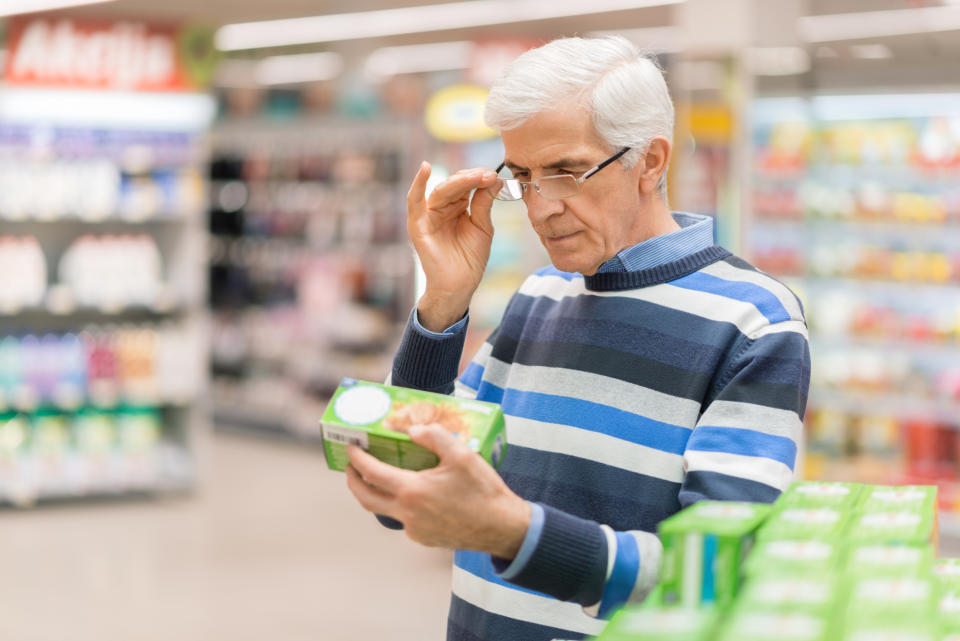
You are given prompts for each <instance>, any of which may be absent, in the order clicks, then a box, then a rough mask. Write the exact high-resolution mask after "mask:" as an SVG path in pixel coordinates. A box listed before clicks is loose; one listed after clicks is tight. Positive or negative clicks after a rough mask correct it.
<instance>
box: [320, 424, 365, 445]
mask: <svg viewBox="0 0 960 641" xmlns="http://www.w3.org/2000/svg"><path fill="white" fill-rule="evenodd" d="M323 438H324V439H326V440H328V441H330V442H332V443H343V444H344V445H357V446H359V447H361V448H363V449H365V450H366V449H369V448H370V438H369V437H368V435H367V433H366V432H363V431H361V430H351V429H344V428H342V427H330V426H329V425H324V426H323Z"/></svg>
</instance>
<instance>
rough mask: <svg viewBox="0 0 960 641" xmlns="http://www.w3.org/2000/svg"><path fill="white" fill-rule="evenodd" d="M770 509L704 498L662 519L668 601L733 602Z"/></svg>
mask: <svg viewBox="0 0 960 641" xmlns="http://www.w3.org/2000/svg"><path fill="white" fill-rule="evenodd" d="M770 509H771V508H770V506H769V505H763V504H759V503H733V502H717V501H702V502H700V503H697V504H695V505H693V506H692V507H690V508H689V509H686V510H684V511H682V512H680V513H678V514H675V515H674V516H672V517H670V518H669V519H667V520H665V521H663V522H662V523H661V524H660V539H661V540H662V542H663V566H662V569H661V583H662V585H663V601H664V603H665V604H667V605H674V604H679V605H683V606H685V607H697V606H700V605H707V604H713V603H716V604H717V605H719V606H720V607H724V606H727V605H729V604H731V603H732V602H733V600H734V598H735V597H736V595H737V590H738V589H739V586H740V575H741V566H742V564H743V560H744V558H745V557H746V555H747V552H749V550H750V546H751V545H752V543H753V539H754V533H755V532H756V530H757V527H759V525H760V524H761V523H762V522H763V520H764V519H765V518H766V516H767V514H768V513H769V512H770Z"/></svg>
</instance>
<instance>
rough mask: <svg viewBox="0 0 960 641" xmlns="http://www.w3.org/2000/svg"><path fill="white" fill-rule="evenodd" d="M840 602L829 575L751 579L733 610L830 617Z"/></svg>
mask: <svg viewBox="0 0 960 641" xmlns="http://www.w3.org/2000/svg"><path fill="white" fill-rule="evenodd" d="M839 599H840V586H839V581H838V579H837V577H836V575H835V574H833V573H809V574H806V575H794V576H778V575H776V574H763V575H760V576H752V577H750V578H749V579H747V581H746V584H745V585H744V587H743V589H742V590H741V592H740V596H738V597H737V607H742V608H744V609H745V610H750V611H756V612H808V613H811V614H817V615H821V616H824V617H827V618H830V617H831V615H832V614H833V612H834V609H835V607H836V604H837V601H838V600H839Z"/></svg>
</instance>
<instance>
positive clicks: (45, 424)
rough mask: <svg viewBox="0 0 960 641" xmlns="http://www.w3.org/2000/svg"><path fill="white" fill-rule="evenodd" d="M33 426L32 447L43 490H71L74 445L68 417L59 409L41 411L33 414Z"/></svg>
mask: <svg viewBox="0 0 960 641" xmlns="http://www.w3.org/2000/svg"><path fill="white" fill-rule="evenodd" d="M31 428H32V432H33V433H32V436H31V438H30V446H31V447H30V450H31V454H32V455H33V456H32V458H33V462H34V465H35V470H34V473H35V474H36V478H37V485H38V488H39V491H40V492H41V493H63V492H66V491H68V490H69V489H70V488H69V483H68V479H67V455H68V453H69V448H70V429H69V426H68V424H67V417H66V416H65V415H64V414H61V413H60V412H58V411H56V410H49V409H41V410H37V412H36V413H34V415H33V420H32V426H31Z"/></svg>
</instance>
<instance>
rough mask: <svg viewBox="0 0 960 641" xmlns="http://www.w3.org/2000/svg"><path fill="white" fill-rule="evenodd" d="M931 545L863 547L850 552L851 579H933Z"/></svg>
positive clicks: (866, 545)
mask: <svg viewBox="0 0 960 641" xmlns="http://www.w3.org/2000/svg"><path fill="white" fill-rule="evenodd" d="M932 568H933V548H932V547H931V546H930V545H917V544H907V545H891V544H888V543H862V544H858V545H854V546H853V547H851V548H850V553H849V555H848V556H847V572H848V573H849V574H850V575H851V576H923V577H926V576H930V572H931V570H932Z"/></svg>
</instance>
